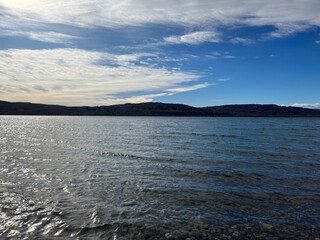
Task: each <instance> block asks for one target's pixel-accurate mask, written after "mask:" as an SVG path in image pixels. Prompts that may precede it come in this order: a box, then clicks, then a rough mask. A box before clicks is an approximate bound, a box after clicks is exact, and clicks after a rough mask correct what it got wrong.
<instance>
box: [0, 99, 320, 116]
mask: <svg viewBox="0 0 320 240" xmlns="http://www.w3.org/2000/svg"><path fill="white" fill-rule="evenodd" d="M0 115H65V116H197V117H320V111H318V110H313V109H307V108H299V107H283V106H278V105H271V104H269V105H260V104H240V105H224V106H213V107H203V108H196V107H191V106H188V105H183V104H167V103H139V104H122V105H113V106H100V107H66V106H59V105H45V104H35V103H23V102H16V103H11V102H5V101H0Z"/></svg>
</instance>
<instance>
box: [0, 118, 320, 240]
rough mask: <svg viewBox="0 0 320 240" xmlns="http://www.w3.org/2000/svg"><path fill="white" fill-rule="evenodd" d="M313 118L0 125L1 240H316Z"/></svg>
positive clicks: (317, 143) (318, 170)
mask: <svg viewBox="0 0 320 240" xmlns="http://www.w3.org/2000/svg"><path fill="white" fill-rule="evenodd" d="M319 220H320V119H316V118H314V119H312V118H174V117H45V116H43V117H42V116H1V117H0V238H1V237H2V238H13V237H16V238H25V239H41V238H43V239H58V238H59V239H114V240H116V239H188V238H189V239H293V238H294V239H316V238H318V239H319V237H320V221H319Z"/></svg>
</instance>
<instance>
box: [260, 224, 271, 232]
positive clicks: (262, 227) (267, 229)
mask: <svg viewBox="0 0 320 240" xmlns="http://www.w3.org/2000/svg"><path fill="white" fill-rule="evenodd" d="M261 229H262V230H263V231H271V230H272V229H273V226H272V225H271V224H269V223H262V224H261Z"/></svg>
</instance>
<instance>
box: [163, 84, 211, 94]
mask: <svg viewBox="0 0 320 240" xmlns="http://www.w3.org/2000/svg"><path fill="white" fill-rule="evenodd" d="M210 85H213V84H209V83H203V84H197V85H193V86H187V87H178V88H171V89H167V91H168V92H171V93H181V92H189V91H194V90H198V89H201V88H206V87H208V86H210Z"/></svg>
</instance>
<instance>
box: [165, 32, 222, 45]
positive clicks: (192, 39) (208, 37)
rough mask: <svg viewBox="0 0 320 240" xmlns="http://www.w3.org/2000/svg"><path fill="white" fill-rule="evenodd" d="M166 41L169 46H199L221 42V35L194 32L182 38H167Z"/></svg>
mask: <svg viewBox="0 0 320 240" xmlns="http://www.w3.org/2000/svg"><path fill="white" fill-rule="evenodd" d="M164 41H165V42H166V43H168V44H192V45H197V44H201V43H204V42H214V43H217V42H220V34H218V33H215V32H209V31H201V32H193V33H188V34H185V35H181V36H176V35H175V36H169V37H165V38H164Z"/></svg>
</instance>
